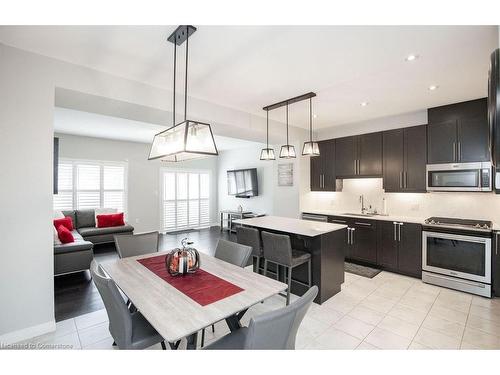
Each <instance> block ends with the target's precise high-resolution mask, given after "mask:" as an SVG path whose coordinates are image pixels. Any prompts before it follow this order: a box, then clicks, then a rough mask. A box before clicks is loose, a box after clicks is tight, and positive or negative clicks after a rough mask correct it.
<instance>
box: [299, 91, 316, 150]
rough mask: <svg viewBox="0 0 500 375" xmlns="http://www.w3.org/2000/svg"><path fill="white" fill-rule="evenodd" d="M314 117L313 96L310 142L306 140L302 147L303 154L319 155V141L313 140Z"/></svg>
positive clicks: (310, 101)
mask: <svg viewBox="0 0 500 375" xmlns="http://www.w3.org/2000/svg"><path fill="white" fill-rule="evenodd" d="M312 118H313V115H312V98H309V142H304V146H303V147H302V155H303V156H319V145H318V142H313V129H312Z"/></svg>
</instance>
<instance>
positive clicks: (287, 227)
mask: <svg viewBox="0 0 500 375" xmlns="http://www.w3.org/2000/svg"><path fill="white" fill-rule="evenodd" d="M233 223H236V224H243V225H249V226H252V227H257V228H262V229H271V230H277V231H280V232H285V233H293V234H299V235H302V236H307V237H315V236H320V235H322V234H325V233H329V232H334V231H336V230H341V229H344V228H347V225H342V224H332V223H323V222H317V221H310V220H301V219H292V218H289V217H281V216H262V217H255V218H250V219H238V220H233Z"/></svg>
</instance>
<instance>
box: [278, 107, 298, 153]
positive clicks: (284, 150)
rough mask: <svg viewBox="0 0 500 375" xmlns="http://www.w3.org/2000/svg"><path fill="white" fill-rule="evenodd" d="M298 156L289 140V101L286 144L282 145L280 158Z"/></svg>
mask: <svg viewBox="0 0 500 375" xmlns="http://www.w3.org/2000/svg"><path fill="white" fill-rule="evenodd" d="M295 157H297V155H296V154H295V147H294V146H293V145H291V144H289V142H288V103H287V104H286V145H283V146H281V150H280V158H282V159H293V158H295Z"/></svg>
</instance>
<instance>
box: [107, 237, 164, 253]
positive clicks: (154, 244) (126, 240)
mask: <svg viewBox="0 0 500 375" xmlns="http://www.w3.org/2000/svg"><path fill="white" fill-rule="evenodd" d="M114 238H115V246H116V251H118V255H119V257H120V258H128V257H133V256H136V255H144V254H150V253H155V252H157V251H158V243H159V239H160V234H159V233H158V232H147V233H137V234H117V235H115V236H114Z"/></svg>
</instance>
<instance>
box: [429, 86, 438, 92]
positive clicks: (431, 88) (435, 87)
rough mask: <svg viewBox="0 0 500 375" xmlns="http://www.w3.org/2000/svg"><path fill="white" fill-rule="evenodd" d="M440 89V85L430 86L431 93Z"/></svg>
mask: <svg viewBox="0 0 500 375" xmlns="http://www.w3.org/2000/svg"><path fill="white" fill-rule="evenodd" d="M438 88H439V86H438V85H430V86H429V90H430V91H434V90H437V89H438Z"/></svg>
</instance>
